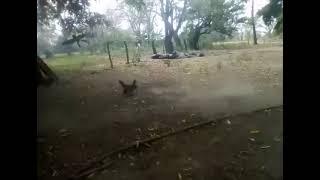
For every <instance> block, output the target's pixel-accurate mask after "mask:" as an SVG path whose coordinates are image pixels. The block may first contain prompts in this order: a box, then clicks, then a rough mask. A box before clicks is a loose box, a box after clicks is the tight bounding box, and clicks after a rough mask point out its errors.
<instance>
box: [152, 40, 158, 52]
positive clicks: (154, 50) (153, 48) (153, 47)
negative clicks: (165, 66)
mask: <svg viewBox="0 0 320 180" xmlns="http://www.w3.org/2000/svg"><path fill="white" fill-rule="evenodd" d="M151 43H152V44H151V45H152V51H153V54H157V50H156V46H155V45H154V40H152V42H151Z"/></svg>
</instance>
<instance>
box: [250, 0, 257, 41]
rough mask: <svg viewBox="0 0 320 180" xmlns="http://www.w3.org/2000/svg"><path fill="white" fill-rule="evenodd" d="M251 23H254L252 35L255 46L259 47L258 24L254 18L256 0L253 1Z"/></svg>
mask: <svg viewBox="0 0 320 180" xmlns="http://www.w3.org/2000/svg"><path fill="white" fill-rule="evenodd" d="M251 23H252V34H253V44H254V45H257V44H258V42H257V32H256V22H255V17H254V0H252V6H251Z"/></svg>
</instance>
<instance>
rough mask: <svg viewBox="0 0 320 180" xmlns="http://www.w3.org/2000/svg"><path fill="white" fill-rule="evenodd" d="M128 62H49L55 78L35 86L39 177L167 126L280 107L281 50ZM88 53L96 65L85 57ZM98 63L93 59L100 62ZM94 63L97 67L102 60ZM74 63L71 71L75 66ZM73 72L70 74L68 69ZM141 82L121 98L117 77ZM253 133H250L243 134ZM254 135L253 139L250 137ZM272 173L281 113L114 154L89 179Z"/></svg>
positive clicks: (278, 161) (277, 174)
mask: <svg viewBox="0 0 320 180" xmlns="http://www.w3.org/2000/svg"><path fill="white" fill-rule="evenodd" d="M205 54H206V56H205V57H196V58H189V59H176V60H171V61H170V66H169V67H168V65H167V63H166V61H162V60H151V59H148V58H143V61H142V62H140V63H137V64H136V65H135V66H134V65H125V64H124V63H125V59H120V60H119V59H115V60H114V61H115V62H114V64H115V68H114V69H113V70H110V69H107V70H106V66H109V65H108V64H107V62H108V60H107V59H105V58H101V57H98V56H91V57H87V58H83V60H81V61H80V60H79V61H80V62H81V63H79V62H77V59H76V58H75V59H73V60H70V61H69V63H70V62H72V63H73V64H72V63H71V65H70V64H69V65H66V64H65V63H63V62H64V61H59V60H52V61H48V64H49V65H50V66H51V67H52V68H53V69H55V70H56V72H57V73H58V76H59V77H60V78H61V79H60V82H59V83H58V84H56V85H54V86H52V87H50V88H44V87H40V88H38V93H37V95H38V123H39V135H40V136H41V137H43V140H44V141H43V142H42V143H39V144H38V162H39V163H38V166H39V167H38V174H39V177H41V178H42V179H61V178H63V177H64V176H66V175H67V174H71V173H72V172H73V171H74V169H77V168H79V167H81V165H82V164H83V163H86V162H87V160H88V159H90V158H92V157H96V156H99V155H101V154H104V153H107V152H109V151H111V150H112V149H114V148H117V147H120V146H122V145H125V144H126V143H128V142H132V141H135V140H137V139H142V138H146V137H150V136H152V135H154V134H159V133H160V132H166V131H168V130H170V129H171V128H178V127H183V126H185V125H190V124H192V123H194V122H199V121H200V122H201V121H202V120H206V119H213V118H215V117H216V116H220V115H223V114H236V113H240V112H247V111H252V110H255V109H260V108H265V107H269V106H277V105H281V104H282V97H283V94H282V90H283V86H282V71H283V66H282V47H280V46H274V47H268V48H251V49H241V50H217V51H207V52H205ZM90 58H91V59H95V63H91V62H88V61H87V59H90ZM97 62H99V63H97ZM99 64H101V65H99ZM219 64H220V65H219ZM75 67H76V68H75ZM74 69H76V70H74ZM119 79H120V80H123V81H125V82H132V80H133V79H136V80H137V82H138V94H137V95H136V96H135V97H131V98H125V97H123V96H122V95H121V87H120V86H119V84H118V80H119ZM254 130H259V133H256V134H252V133H250V131H254ZM253 139H254V141H253ZM179 177H180V178H182V179H278V178H281V177H282V109H281V108H277V109H272V110H271V111H268V112H261V113H254V114H252V115H250V116H246V117H239V118H233V119H230V120H229V121H227V122H223V123H217V124H215V125H211V126H206V127H203V128H199V129H196V130H194V131H191V132H185V133H181V134H179V135H176V136H172V137H169V138H165V139H163V140H161V141H158V142H155V143H154V144H151V148H148V149H144V150H142V151H140V152H136V151H135V152H128V153H127V154H122V155H119V157H118V158H117V160H116V161H115V163H114V164H113V165H112V166H111V167H110V168H109V169H108V170H105V171H103V172H102V173H98V174H96V175H94V176H92V177H91V178H92V179H179Z"/></svg>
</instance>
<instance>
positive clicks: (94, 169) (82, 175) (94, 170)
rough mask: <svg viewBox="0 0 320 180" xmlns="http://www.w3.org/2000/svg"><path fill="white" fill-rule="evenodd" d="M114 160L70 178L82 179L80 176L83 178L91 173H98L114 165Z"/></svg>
mask: <svg viewBox="0 0 320 180" xmlns="http://www.w3.org/2000/svg"><path fill="white" fill-rule="evenodd" d="M112 163H113V162H109V163H108V164H104V165H102V166H101V167H97V168H93V169H90V170H89V171H85V172H83V173H80V174H79V175H76V176H72V177H71V178H70V179H80V178H83V177H87V176H89V175H90V174H93V173H96V172H98V171H102V170H104V169H106V168H108V167H109V166H111V165H112Z"/></svg>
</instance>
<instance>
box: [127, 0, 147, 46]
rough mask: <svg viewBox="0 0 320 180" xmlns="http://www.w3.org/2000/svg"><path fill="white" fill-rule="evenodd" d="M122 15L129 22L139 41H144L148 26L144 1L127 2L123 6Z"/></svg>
mask: <svg viewBox="0 0 320 180" xmlns="http://www.w3.org/2000/svg"><path fill="white" fill-rule="evenodd" d="M121 9H122V14H123V15H124V16H125V18H126V20H127V21H128V22H129V24H130V27H131V29H132V31H133V32H134V34H135V35H136V38H137V40H138V41H142V39H143V36H142V35H143V31H144V28H145V24H146V14H145V13H146V6H145V3H144V2H143V1H138V0H137V1H129V0H125V1H123V2H122V4H121Z"/></svg>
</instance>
